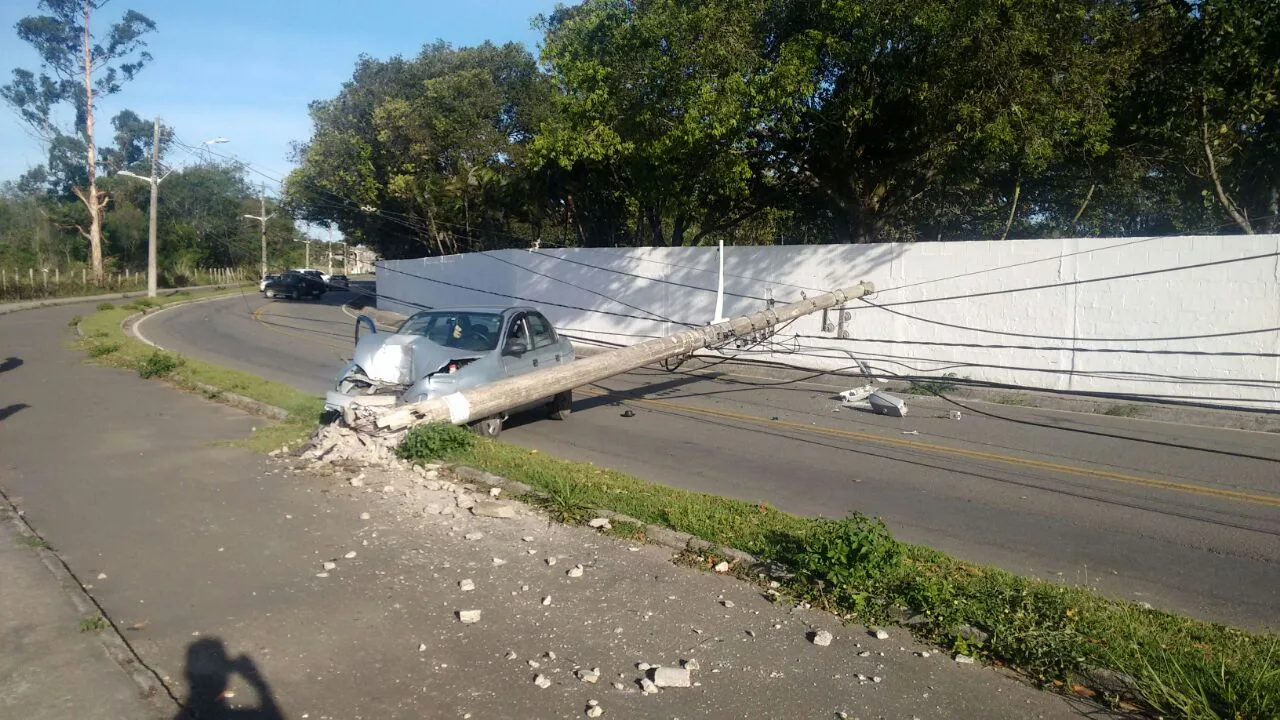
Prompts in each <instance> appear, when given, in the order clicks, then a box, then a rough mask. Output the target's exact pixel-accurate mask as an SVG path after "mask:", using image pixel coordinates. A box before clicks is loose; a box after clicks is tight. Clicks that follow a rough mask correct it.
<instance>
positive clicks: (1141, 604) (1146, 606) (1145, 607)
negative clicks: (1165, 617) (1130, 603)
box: [1138, 600, 1155, 610]
mask: <svg viewBox="0 0 1280 720" xmlns="http://www.w3.org/2000/svg"><path fill="white" fill-rule="evenodd" d="M1138 607H1140V608H1142V609H1143V610H1154V609H1155V608H1154V606H1153V605H1152V604H1151V603H1149V602H1147V601H1145V600H1143V601H1142V602H1139V603H1138Z"/></svg>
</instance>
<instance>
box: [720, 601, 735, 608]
mask: <svg viewBox="0 0 1280 720" xmlns="http://www.w3.org/2000/svg"><path fill="white" fill-rule="evenodd" d="M720 604H721V605H723V606H725V607H727V608H731V607H733V601H732V600H721V601H720Z"/></svg>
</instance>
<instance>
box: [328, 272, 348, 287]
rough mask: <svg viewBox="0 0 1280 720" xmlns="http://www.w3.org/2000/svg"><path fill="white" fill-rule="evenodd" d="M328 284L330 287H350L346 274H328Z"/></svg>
mask: <svg viewBox="0 0 1280 720" xmlns="http://www.w3.org/2000/svg"><path fill="white" fill-rule="evenodd" d="M329 285H330V286H331V287H339V288H343V289H348V288H350V287H351V281H349V280H347V276H346V275H330V276H329Z"/></svg>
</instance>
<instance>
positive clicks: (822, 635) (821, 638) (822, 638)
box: [813, 630, 834, 647]
mask: <svg viewBox="0 0 1280 720" xmlns="http://www.w3.org/2000/svg"><path fill="white" fill-rule="evenodd" d="M833 639H834V638H833V637H832V635H831V633H830V632H827V631H826V630H819V631H817V632H815V633H814V634H813V644H814V645H817V646H818V647H827V646H828V645H830V644H831V641H832V640H833Z"/></svg>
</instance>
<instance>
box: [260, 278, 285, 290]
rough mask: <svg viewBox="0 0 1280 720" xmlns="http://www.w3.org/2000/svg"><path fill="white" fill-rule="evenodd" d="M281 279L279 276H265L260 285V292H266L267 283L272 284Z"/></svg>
mask: <svg viewBox="0 0 1280 720" xmlns="http://www.w3.org/2000/svg"><path fill="white" fill-rule="evenodd" d="M279 279H280V276H279V275H264V276H263V277H262V282H259V283H258V292H266V291H267V283H269V282H271V281H272V280H279Z"/></svg>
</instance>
